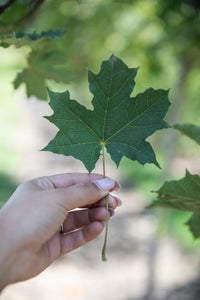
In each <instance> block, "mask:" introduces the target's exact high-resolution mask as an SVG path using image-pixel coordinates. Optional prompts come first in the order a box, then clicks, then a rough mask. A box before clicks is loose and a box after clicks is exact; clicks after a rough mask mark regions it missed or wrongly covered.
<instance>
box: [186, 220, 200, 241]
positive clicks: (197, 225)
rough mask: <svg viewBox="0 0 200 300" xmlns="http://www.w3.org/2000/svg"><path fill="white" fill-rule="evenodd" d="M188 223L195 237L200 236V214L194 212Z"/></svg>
mask: <svg viewBox="0 0 200 300" xmlns="http://www.w3.org/2000/svg"><path fill="white" fill-rule="evenodd" d="M186 225H188V226H189V229H190V231H191V232H192V234H193V236H194V238H200V215H197V214H193V215H192V217H191V218H190V219H189V220H188V222H187V223H186Z"/></svg>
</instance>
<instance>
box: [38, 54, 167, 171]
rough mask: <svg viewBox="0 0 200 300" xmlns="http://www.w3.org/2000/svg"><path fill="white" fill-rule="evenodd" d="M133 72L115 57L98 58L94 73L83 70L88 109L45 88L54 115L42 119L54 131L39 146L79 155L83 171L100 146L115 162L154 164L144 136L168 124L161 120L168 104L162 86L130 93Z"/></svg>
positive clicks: (91, 165)
mask: <svg viewBox="0 0 200 300" xmlns="http://www.w3.org/2000/svg"><path fill="white" fill-rule="evenodd" d="M136 74H137V69H135V68H128V67H127V66H126V65H125V64H124V63H123V62H122V61H121V60H120V59H119V58H117V57H115V56H112V57H111V58H110V59H109V60H108V61H104V62H103V63H102V65H101V69H100V72H99V73H98V74H97V75H96V74H93V73H92V72H90V71H89V73H88V78H89V88H90V91H91V93H92V94H93V96H94V97H93V99H92V105H93V107H94V109H93V110H88V109H86V108H85V106H82V105H80V104H79V103H78V102H77V101H75V100H71V99H70V94H69V92H68V91H66V92H64V93H54V92H52V91H49V97H50V106H51V108H52V109H53V111H54V114H53V115H52V116H50V117H47V119H48V120H49V121H50V122H52V123H54V124H55V125H56V126H57V127H58V128H59V131H58V133H57V135H56V136H55V138H54V139H53V140H52V141H50V143H49V144H48V145H47V146H46V147H45V148H44V149H43V150H47V151H52V152H54V153H59V154H64V155H71V156H73V157H75V158H77V159H79V160H81V161H82V162H83V163H84V165H85V167H86V168H87V170H88V171H89V172H91V171H92V170H93V169H94V167H95V164H96V162H97V160H98V158H99V156H100V154H101V150H102V148H104V146H105V148H106V150H107V152H108V153H109V154H110V156H111V158H112V160H113V161H114V162H115V163H116V165H117V166H118V165H119V163H120V160H121V158H122V157H123V156H126V157H127V158H129V159H131V160H137V161H138V162H139V163H141V164H143V165H144V164H145V163H154V164H155V165H156V166H158V167H159V164H158V162H157V160H156V157H155V153H154V151H153V149H152V147H151V145H150V144H149V143H148V142H147V141H145V139H146V138H147V137H149V136H150V135H152V134H153V133H154V132H155V131H156V130H159V129H163V128H167V127H168V124H167V123H166V122H164V121H163V118H164V117H165V115H166V113H167V110H168V107H169V105H170V103H169V100H168V91H165V90H162V89H159V90H154V89H152V88H150V89H147V90H146V91H145V92H144V93H140V94H138V95H137V96H136V97H134V98H131V97H130V95H131V93H132V91H133V89H134V86H135V81H134V78H135V76H136Z"/></svg>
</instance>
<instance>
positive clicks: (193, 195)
mask: <svg viewBox="0 0 200 300" xmlns="http://www.w3.org/2000/svg"><path fill="white" fill-rule="evenodd" d="M157 193H158V198H157V200H156V201H154V202H153V204H152V205H151V206H150V207H167V208H171V209H177V210H181V211H190V212H194V213H197V214H200V176H199V175H192V174H190V173H189V171H187V170H186V174H185V177H184V178H182V179H180V180H172V181H168V182H165V183H164V184H163V186H162V187H161V188H160V189H159V190H158V191H157Z"/></svg>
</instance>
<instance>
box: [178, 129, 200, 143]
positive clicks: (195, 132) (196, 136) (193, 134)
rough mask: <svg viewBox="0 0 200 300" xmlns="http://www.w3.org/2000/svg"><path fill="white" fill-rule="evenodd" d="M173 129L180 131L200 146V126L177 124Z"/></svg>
mask: <svg viewBox="0 0 200 300" xmlns="http://www.w3.org/2000/svg"><path fill="white" fill-rule="evenodd" d="M173 128H175V129H177V130H179V131H180V132H182V133H183V134H185V135H186V136H188V137H190V138H191V139H193V140H194V141H195V142H197V143H198V144H199V145H200V126H196V125H194V124H175V125H174V126H173Z"/></svg>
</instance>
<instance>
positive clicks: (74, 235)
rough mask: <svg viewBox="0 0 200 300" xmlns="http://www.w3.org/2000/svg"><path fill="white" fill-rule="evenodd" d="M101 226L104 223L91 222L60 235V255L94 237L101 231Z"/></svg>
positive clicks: (102, 226)
mask: <svg viewBox="0 0 200 300" xmlns="http://www.w3.org/2000/svg"><path fill="white" fill-rule="evenodd" d="M103 228H104V224H103V223H102V222H93V223H90V224H89V225H87V226H85V227H84V228H83V229H80V230H77V231H73V232H71V233H68V234H66V235H62V236H61V253H60V255H61V256H62V255H64V254H66V253H68V252H70V251H72V250H74V249H76V248H79V247H81V246H83V245H85V244H86V243H88V242H89V241H91V240H93V239H95V238H96V237H97V236H98V235H99V234H100V233H101V232H102V230H103Z"/></svg>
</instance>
